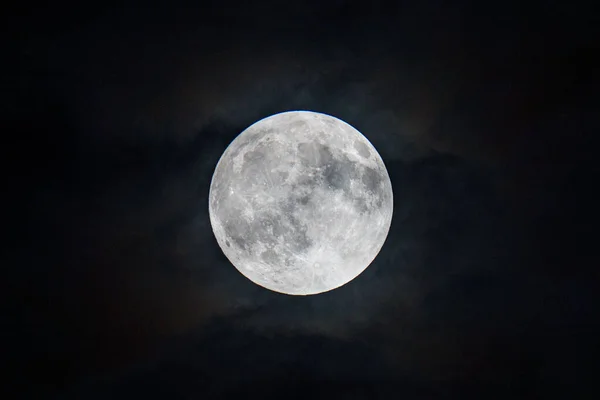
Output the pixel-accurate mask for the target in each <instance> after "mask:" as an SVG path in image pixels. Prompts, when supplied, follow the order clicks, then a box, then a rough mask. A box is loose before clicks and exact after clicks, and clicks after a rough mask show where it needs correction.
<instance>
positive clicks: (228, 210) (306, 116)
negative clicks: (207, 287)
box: [209, 111, 393, 295]
mask: <svg viewBox="0 0 600 400" xmlns="http://www.w3.org/2000/svg"><path fill="white" fill-rule="evenodd" d="M392 212H393V195H392V185H391V182H390V179H389V175H388V173H387V170H386V168H385V165H384V163H383V160H382V159H381V157H380V156H379V154H378V153H377V150H375V148H374V147H373V145H372V144H371V143H370V142H369V141H368V140H367V138H365V137H364V136H363V135H362V134H361V133H360V132H359V131H358V130H356V129H355V128H353V127H352V126H350V125H349V124H347V123H345V122H343V121H341V120H339V119H337V118H335V117H332V116H329V115H326V114H321V113H316V112H309V111H291V112H285V113H280V114H275V115H272V116H270V117H267V118H265V119H262V120H260V121H258V122H256V123H255V124H253V125H251V126H250V127H248V128H247V129H246V130H245V131H243V132H242V133H241V134H240V135H239V136H238V137H237V138H236V139H235V140H234V141H233V142H232V143H231V144H230V145H229V147H227V149H226V150H225V152H224V153H223V155H222V156H221V159H220V160H219V162H218V164H217V167H216V169H215V172H214V175H213V178H212V182H211V186H210V195H209V214H210V222H211V225H212V228H213V232H214V234H215V237H216V239H217V242H218V244H219V246H220V247H221V249H222V250H223V253H224V254H225V256H226V257H227V258H228V259H229V261H231V263H232V264H233V265H234V266H235V267H236V268H237V269H238V270H239V271H240V272H241V273H242V274H243V275H244V276H246V277H247V278H248V279H250V280H251V281H253V282H254V283H256V284H258V285H260V286H263V287H265V288H267V289H270V290H273V291H276V292H280V293H286V294H291V295H310V294H317V293H322V292H326V291H329V290H332V289H335V288H338V287H340V286H342V285H344V284H346V283H348V282H349V281H351V280H352V279H354V278H355V277H357V276H358V275H359V274H360V273H361V272H363V271H364V270H365V269H366V268H367V267H368V266H369V264H371V262H372V261H373V260H374V259H375V257H376V256H377V254H378V253H379V251H380V250H381V247H382V246H383V243H384V242H385V239H386V237H387V234H388V232H389V228H390V224H391V219H392Z"/></svg>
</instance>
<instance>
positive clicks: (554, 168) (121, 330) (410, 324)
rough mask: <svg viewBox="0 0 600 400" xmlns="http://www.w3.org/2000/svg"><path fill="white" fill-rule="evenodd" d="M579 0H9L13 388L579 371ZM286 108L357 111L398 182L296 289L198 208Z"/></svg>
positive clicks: (268, 383)
mask: <svg viewBox="0 0 600 400" xmlns="http://www.w3.org/2000/svg"><path fill="white" fill-rule="evenodd" d="M592 3H593V2H589V6H586V5H585V4H577V3H576V2H553V1H546V2H540V3H539V4H534V3H533V2H516V3H510V2H508V3H507V2H503V1H502V2H491V3H490V2H473V3H466V2H445V1H441V0H439V1H430V0H426V1H418V2H378V1H366V0H365V1H363V2H349V1H343V0H335V1H329V0H323V1H317V0H308V1H302V0H300V1H294V2H283V1H282V2H276V1H270V2H252V1H247V2H242V1H233V0H232V1H228V0H219V1H217V0H214V1H204V2H199V1H195V2H188V3H185V2H179V1H169V2H165V3H164V4H161V5H159V6H156V5H155V6H152V7H151V6H149V5H148V4H145V5H141V3H140V4H129V3H127V2H122V1H121V2H116V1H114V2H111V1H108V2H101V3H98V4H96V3H94V2H84V3H82V4H79V5H72V4H67V3H64V2H63V3H61V2H58V3H56V2H53V3H52V4H51V5H45V6H43V7H42V6H37V5H35V4H33V3H27V2H17V3H16V4H15V5H14V6H13V7H12V8H11V9H10V11H11V12H10V13H8V14H5V19H7V21H5V24H4V26H5V27H8V28H9V29H8V30H7V32H8V33H6V34H5V35H4V38H5V39H8V42H9V46H8V47H6V50H5V52H4V53H5V57H3V59H5V63H6V65H7V66H8V68H7V69H8V72H5V73H4V74H3V76H2V81H3V87H5V88H6V90H3V93H2V99H3V102H2V115H3V117H2V119H3V120H4V121H5V122H8V124H7V125H6V128H4V129H3V130H2V131H3V136H2V138H3V139H2V141H3V145H2V146H0V147H1V148H2V153H3V156H2V157H3V161H4V162H6V166H5V167H4V168H3V173H4V174H5V178H3V184H2V186H3V187H4V189H5V190H4V191H3V196H2V197H3V198H4V200H5V201H6V203H5V204H6V205H5V206H4V207H3V209H4V212H5V214H6V215H5V217H4V224H3V225H4V226H5V227H6V228H8V231H9V234H8V236H5V244H6V245H7V250H8V251H3V253H4V254H5V255H4V256H3V259H4V260H5V261H6V262H2V264H3V267H2V270H3V272H4V274H5V276H4V277H2V278H1V279H0V281H1V282H2V284H4V285H5V286H6V287H5V289H3V290H2V293H3V295H5V296H3V297H5V298H6V301H5V302H4V304H5V306H4V311H3V319H4V321H5V323H6V328H5V329H3V332H4V337H5V339H4V340H3V342H4V343H3V344H4V345H5V346H4V347H5V348H6V351H3V353H4V354H5V356H3V359H5V360H6V361H8V364H9V365H8V369H6V371H9V373H8V375H5V377H6V376H8V378H9V381H10V382H11V385H10V386H9V388H10V390H12V391H13V392H12V393H13V395H16V397H18V398H33V399H45V398H54V396H59V398H61V399H86V400H87V399H96V398H97V399H132V398H133V399H136V398H144V399H200V398H203V399H213V398H214V399H222V398H229V397H234V396H235V397H238V396H244V397H247V396H251V397H257V398H268V399H271V398H306V397H309V398H329V399H330V398H338V397H339V398H345V399H375V398H403V399H425V398H426V399H438V398H439V399H441V398H444V399H446V398H461V399H462V398H465V396H478V398H482V399H492V398H503V399H506V398H549V397H553V396H558V397H560V398H573V399H575V398H583V397H585V396H587V395H590V393H592V391H594V389H595V385H596V383H595V379H596V374H595V372H594V370H595V368H598V367H600V365H599V364H600V363H598V362H597V361H596V358H597V357H598V356H600V354H599V353H600V352H599V346H598V344H599V343H598V336H599V335H600V329H599V325H598V321H597V319H598V318H597V317H598V315H599V314H598V313H599V310H598V307H597V306H598V299H597V297H598V296H597V293H598V292H597V288H598V283H599V280H600V272H599V270H598V265H599V263H598V254H597V246H598V245H597V238H596V237H595V235H597V230H598V229H597V226H598V225H597V220H598V204H600V203H599V202H598V200H597V197H594V193H595V191H596V190H597V188H596V187H597V184H598V182H599V179H598V170H599V167H598V162H597V161H596V157H597V155H598V147H597V145H596V140H595V138H594V134H597V132H598V108H597V104H594V102H593V100H594V99H597V98H598V94H597V90H594V89H593V85H592V80H593V79H594V78H596V75H597V74H598V71H599V70H600V68H599V65H598V64H597V63H596V64H594V63H595V61H594V60H595V58H594V56H595V55H594V54H593V53H594V51H595V50H597V46H598V41H597V38H598V36H597V35H596V32H595V31H594V28H595V26H597V25H598V24H599V23H600V22H599V19H598V14H595V13H594V10H593V9H592V7H591V5H592ZM6 65H5V66H6ZM296 109H303V110H313V111H318V112H323V113H328V114H331V115H334V116H336V117H338V118H341V119H342V120H344V121H346V122H348V123H350V124H351V125H353V126H355V127H356V128H357V129H358V130H360V131H361V132H362V133H363V134H364V135H365V136H366V137H367V138H368V139H369V140H370V141H371V142H372V143H373V145H374V146H375V147H376V148H377V149H378V151H379V153H380V155H381V156H382V158H383V160H384V162H385V164H386V166H387V168H388V172H389V175H390V178H391V181H392V186H393V189H394V216H393V220H392V226H391V229H390V233H389V236H388V238H387V241H386V243H385V245H384V247H383V249H382V251H381V252H380V254H379V256H378V257H377V258H376V260H375V261H374V262H373V263H372V264H371V266H370V267H369V268H368V269H367V270H366V271H365V272H364V273H363V274H361V275H360V276H359V277H358V278H356V279H355V280H353V281H352V282H350V283H349V284H347V285H345V286H344V287H342V288H339V289H337V290H334V291H332V292H328V293H325V294H321V295H317V296H309V297H294V296H286V295H281V294H277V293H274V292H270V291H268V290H266V289H263V288H260V287H258V286H256V285H254V284H253V283H252V282H250V281H249V280H247V279H246V278H244V277H243V276H242V275H241V274H240V273H238V272H237V270H235V268H234V267H233V266H232V265H231V264H230V263H229V262H228V261H227V259H226V258H225V257H224V255H223V254H222V252H221V251H220V249H219V247H218V245H217V243H216V240H215V238H214V236H213V234H212V230H211V227H210V223H209V219H208V199H207V197H208V190H209V184H210V179H211V177H212V173H213V171H214V168H215V166H216V162H217V161H218V158H219V157H220V155H221V154H222V152H223V151H224V150H225V148H226V147H227V145H228V144H229V143H230V142H231V140H233V139H234V138H235V137H236V136H237V135H238V134H239V133H240V132H242V131H243V130H244V129H245V128H246V127H247V126H249V125H250V124H252V123H253V122H255V121H257V120H259V119H261V118H264V117H266V116H268V115H271V114H274V113H277V112H282V111H287V110H296ZM3 398H6V397H3Z"/></svg>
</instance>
